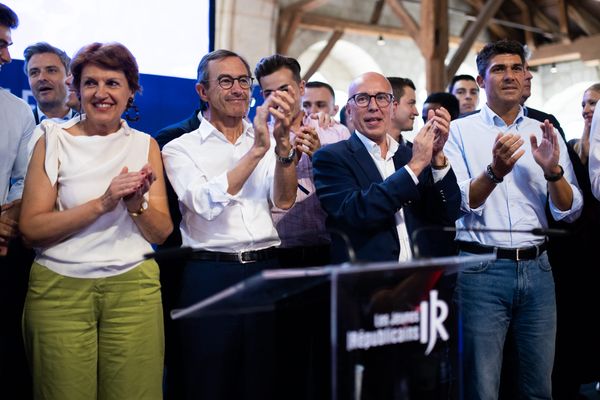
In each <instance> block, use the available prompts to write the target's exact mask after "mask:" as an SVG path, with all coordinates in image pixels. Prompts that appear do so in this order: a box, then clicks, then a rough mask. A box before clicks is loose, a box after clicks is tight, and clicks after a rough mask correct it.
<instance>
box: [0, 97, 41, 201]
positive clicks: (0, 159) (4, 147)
mask: <svg viewBox="0 0 600 400" xmlns="http://www.w3.org/2000/svg"><path fill="white" fill-rule="evenodd" d="M33 128H35V121H34V119H33V114H32V113H31V107H29V105H28V104H27V103H25V102H24V101H23V100H21V99H20V98H18V97H16V96H14V95H12V94H11V93H10V92H9V91H8V90H4V89H2V88H0V204H5V203H8V202H11V201H13V200H17V199H20V198H21V195H22V194H23V183H24V178H25V173H26V172H27V164H28V157H27V144H28V143H29V140H30V139H31V134H32V132H33Z"/></svg>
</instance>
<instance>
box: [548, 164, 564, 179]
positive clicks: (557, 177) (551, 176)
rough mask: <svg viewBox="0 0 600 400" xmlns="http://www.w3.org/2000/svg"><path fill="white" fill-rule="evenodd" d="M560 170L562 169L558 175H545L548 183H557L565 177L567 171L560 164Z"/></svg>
mask: <svg viewBox="0 0 600 400" xmlns="http://www.w3.org/2000/svg"><path fill="white" fill-rule="evenodd" d="M558 168H560V172H559V173H558V174H556V175H546V174H544V178H546V180H547V181H548V182H557V181H559V180H560V178H562V177H563V175H564V174H565V170H564V169H563V167H562V165H560V164H558Z"/></svg>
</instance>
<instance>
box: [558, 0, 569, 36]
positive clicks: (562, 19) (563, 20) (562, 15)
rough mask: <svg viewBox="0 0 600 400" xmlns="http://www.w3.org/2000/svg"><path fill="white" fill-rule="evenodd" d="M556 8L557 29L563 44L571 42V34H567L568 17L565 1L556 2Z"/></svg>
mask: <svg viewBox="0 0 600 400" xmlns="http://www.w3.org/2000/svg"><path fill="white" fill-rule="evenodd" d="M556 6H557V7H558V27H559V29H560V33H561V35H562V42H563V43H570V42H571V33H570V32H569V17H568V15H567V1H566V0H557V1H556Z"/></svg>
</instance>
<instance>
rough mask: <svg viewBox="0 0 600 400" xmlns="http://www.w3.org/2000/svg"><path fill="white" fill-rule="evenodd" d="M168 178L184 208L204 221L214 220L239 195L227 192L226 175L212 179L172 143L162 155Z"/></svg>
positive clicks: (181, 149) (177, 145)
mask: <svg viewBox="0 0 600 400" xmlns="http://www.w3.org/2000/svg"><path fill="white" fill-rule="evenodd" d="M162 156H163V161H164V165H165V170H166V173H167V177H168V179H169V181H170V182H171V185H172V186H173V190H175V193H176V194H177V198H178V199H179V201H180V202H181V203H183V205H184V206H185V207H187V208H188V209H189V210H191V211H193V212H194V213H196V214H198V215H199V216H201V217H202V218H205V219H207V220H209V221H210V220H213V219H215V218H216V217H218V216H219V215H220V214H221V213H222V212H223V210H224V209H225V207H227V206H228V205H229V204H230V203H231V202H233V201H235V199H236V197H237V196H239V194H237V195H231V194H229V193H228V192H227V188H228V187H229V183H228V181H227V172H226V171H225V172H223V173H222V174H219V175H217V176H215V177H213V178H211V179H208V177H207V174H206V173H205V172H204V171H203V170H202V168H201V167H200V165H198V162H196V161H195V160H193V159H192V158H191V157H190V155H189V154H188V153H187V151H186V150H185V149H183V148H182V147H181V146H180V145H179V143H169V144H167V145H166V146H165V147H164V148H163V151H162Z"/></svg>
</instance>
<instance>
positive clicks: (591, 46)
mask: <svg viewBox="0 0 600 400" xmlns="http://www.w3.org/2000/svg"><path fill="white" fill-rule="evenodd" d="M576 60H581V61H583V62H584V63H586V64H588V65H597V64H598V63H599V61H600V34H598V35H593V36H586V37H581V38H579V39H577V40H574V41H573V42H571V43H556V44H546V45H542V46H538V48H537V49H535V51H534V52H533V53H532V55H531V58H530V59H529V61H528V63H529V65H531V66H537V65H544V64H552V63H558V62H565V61H576Z"/></svg>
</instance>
